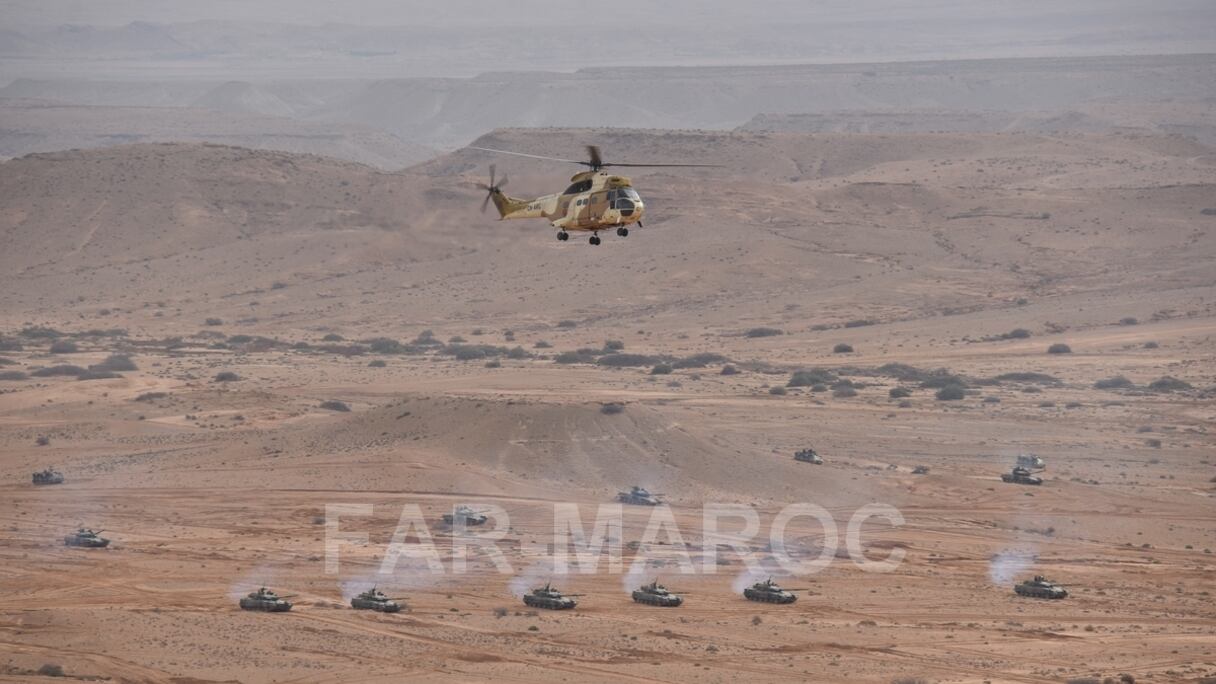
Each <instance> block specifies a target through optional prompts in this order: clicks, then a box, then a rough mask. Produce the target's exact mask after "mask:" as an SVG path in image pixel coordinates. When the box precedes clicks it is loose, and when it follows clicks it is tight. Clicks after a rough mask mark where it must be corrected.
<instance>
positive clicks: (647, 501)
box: [616, 485, 663, 506]
mask: <svg viewBox="0 0 1216 684" xmlns="http://www.w3.org/2000/svg"><path fill="white" fill-rule="evenodd" d="M616 499H617V501H620V502H622V503H627V504H633V505H634V506H658V505H659V504H661V503H663V502H662V501H659V495H658V494H651V493H650V492H648V491H646V488H645V487H639V486H637V485H634V486H632V487H630V488H629V491H627V492H617V493H616Z"/></svg>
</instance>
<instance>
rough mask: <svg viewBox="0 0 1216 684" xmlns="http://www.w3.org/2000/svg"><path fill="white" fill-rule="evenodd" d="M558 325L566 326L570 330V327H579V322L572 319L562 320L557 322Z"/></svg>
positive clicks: (560, 326)
mask: <svg viewBox="0 0 1216 684" xmlns="http://www.w3.org/2000/svg"><path fill="white" fill-rule="evenodd" d="M557 327H559V328H565V329H567V330H569V329H570V328H576V327H578V323H575V322H574V321H571V320H561V321H558V322H557Z"/></svg>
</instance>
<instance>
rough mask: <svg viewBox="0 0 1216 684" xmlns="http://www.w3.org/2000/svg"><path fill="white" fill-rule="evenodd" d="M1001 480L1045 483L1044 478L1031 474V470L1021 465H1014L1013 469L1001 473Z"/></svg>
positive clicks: (1033, 483)
mask: <svg viewBox="0 0 1216 684" xmlns="http://www.w3.org/2000/svg"><path fill="white" fill-rule="evenodd" d="M1001 481H1002V482H1013V483H1015V484H1025V485H1041V484H1043V478H1041V477H1035V476H1034V475H1031V474H1030V471H1029V470H1026V469H1025V468H1023V467H1021V466H1014V467H1013V470H1011V471H1009V472H1007V473H1003V474H1002V475H1001Z"/></svg>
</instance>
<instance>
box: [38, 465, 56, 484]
mask: <svg viewBox="0 0 1216 684" xmlns="http://www.w3.org/2000/svg"><path fill="white" fill-rule="evenodd" d="M34 484H36V485H57V484H63V473H61V472H59V471H58V470H55V469H54V468H47V469H46V470H39V471H38V472H36V473H34Z"/></svg>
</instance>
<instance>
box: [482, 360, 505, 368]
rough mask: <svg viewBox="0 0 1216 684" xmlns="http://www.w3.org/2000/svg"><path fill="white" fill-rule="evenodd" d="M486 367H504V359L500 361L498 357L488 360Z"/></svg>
mask: <svg viewBox="0 0 1216 684" xmlns="http://www.w3.org/2000/svg"><path fill="white" fill-rule="evenodd" d="M486 368H502V361H499V360H498V359H492V360H490V361H486Z"/></svg>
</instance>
